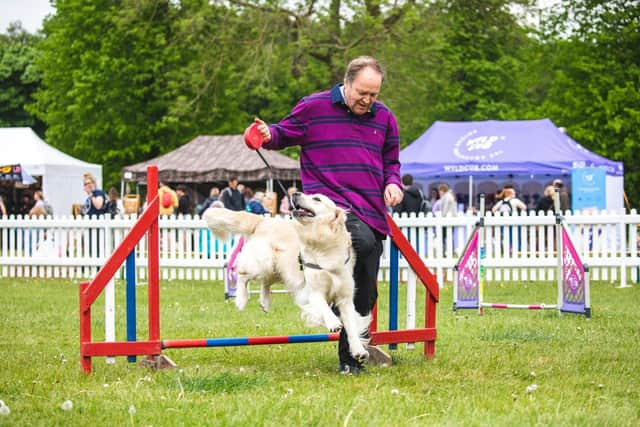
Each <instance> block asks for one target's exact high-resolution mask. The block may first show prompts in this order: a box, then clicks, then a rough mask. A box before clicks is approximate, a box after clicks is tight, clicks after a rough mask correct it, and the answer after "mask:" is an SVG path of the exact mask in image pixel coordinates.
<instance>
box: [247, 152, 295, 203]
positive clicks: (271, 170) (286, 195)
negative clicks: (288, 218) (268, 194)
mask: <svg viewBox="0 0 640 427" xmlns="http://www.w3.org/2000/svg"><path fill="white" fill-rule="evenodd" d="M255 151H256V153H258V156H260V158H261V159H262V161H263V162H264V164H265V165H267V168H268V169H269V171H270V172H271V176H273V178H274V179H275V180H276V182H277V183H278V185H279V186H280V189H281V190H282V192H283V193H284V196H285V197H286V198H287V199H288V200H289V206H291V207H292V208H295V205H294V204H293V199H292V198H291V197H290V196H289V193H288V192H287V190H286V189H285V188H284V185H282V182H280V180H279V179H278V178H276V174H275V173H274V172H273V169H272V168H271V165H270V164H269V162H267V159H265V158H264V156H263V155H262V153H261V152H260V149H258V148H256V150H255Z"/></svg>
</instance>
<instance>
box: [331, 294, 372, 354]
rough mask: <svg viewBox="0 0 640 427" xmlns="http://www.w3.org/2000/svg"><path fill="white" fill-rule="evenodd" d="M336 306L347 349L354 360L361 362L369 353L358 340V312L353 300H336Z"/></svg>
mask: <svg viewBox="0 0 640 427" xmlns="http://www.w3.org/2000/svg"><path fill="white" fill-rule="evenodd" d="M337 306H338V309H339V310H340V320H342V324H343V325H344V329H345V332H346V333H347V341H348V342H349V351H350V352H351V355H352V356H353V357H354V358H355V359H356V360H358V361H360V362H363V361H365V360H366V359H367V358H368V357H369V353H368V352H367V350H366V349H365V348H364V346H363V345H362V341H361V340H360V332H361V331H360V330H359V327H358V316H359V314H358V312H357V311H356V309H355V307H354V306H353V302H352V301H350V300H348V299H346V300H344V301H340V302H338V303H337Z"/></svg>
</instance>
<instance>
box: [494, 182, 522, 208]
mask: <svg viewBox="0 0 640 427" xmlns="http://www.w3.org/2000/svg"><path fill="white" fill-rule="evenodd" d="M496 198H497V199H498V201H497V202H496V204H495V205H493V207H492V208H491V212H494V213H507V214H509V215H510V214H515V213H519V212H522V211H526V210H527V205H525V204H524V202H523V201H522V200H520V199H518V198H517V197H516V189H515V188H513V186H511V185H505V186H504V187H503V188H502V191H501V192H500V193H499V194H498V195H497V196H496Z"/></svg>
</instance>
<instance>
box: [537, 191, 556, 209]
mask: <svg viewBox="0 0 640 427" xmlns="http://www.w3.org/2000/svg"><path fill="white" fill-rule="evenodd" d="M554 193H555V190H554V188H553V185H547V186H546V187H545V188H544V193H543V194H542V197H540V199H539V200H538V203H537V204H536V208H535V210H536V212H540V211H542V212H545V213H546V212H547V211H552V210H554V207H553V195H554Z"/></svg>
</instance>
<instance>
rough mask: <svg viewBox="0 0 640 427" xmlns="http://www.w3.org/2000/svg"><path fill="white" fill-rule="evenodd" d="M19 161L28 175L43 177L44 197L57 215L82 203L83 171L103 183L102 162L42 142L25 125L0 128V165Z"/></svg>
mask: <svg viewBox="0 0 640 427" xmlns="http://www.w3.org/2000/svg"><path fill="white" fill-rule="evenodd" d="M18 163H19V164H20V165H21V166H22V167H23V168H24V169H25V170H26V171H27V172H28V173H29V174H30V175H32V176H41V177H42V191H43V193H44V197H45V199H46V200H47V201H49V203H50V204H51V206H52V207H53V210H54V213H55V214H56V215H67V214H70V213H71V205H72V204H74V203H83V202H84V200H85V199H86V193H85V192H84V190H83V188H82V174H84V173H85V172H90V173H92V174H93V175H94V176H95V177H96V181H97V182H98V188H101V186H102V165H97V164H93V163H87V162H84V161H82V160H79V159H76V158H75V157H71V156H70V155H68V154H65V153H63V152H62V151H60V150H58V149H56V148H53V147H52V146H50V145H48V144H47V143H46V142H44V141H43V140H42V139H40V137H39V136H38V135H37V134H36V133H35V132H34V131H33V130H32V129H31V128H28V127H17V128H0V164H2V165H9V164H18Z"/></svg>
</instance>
